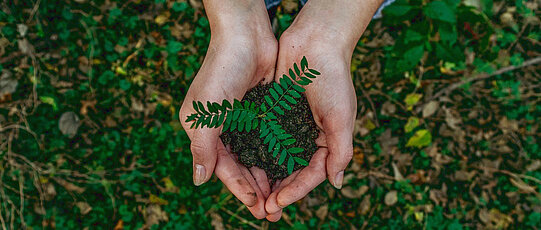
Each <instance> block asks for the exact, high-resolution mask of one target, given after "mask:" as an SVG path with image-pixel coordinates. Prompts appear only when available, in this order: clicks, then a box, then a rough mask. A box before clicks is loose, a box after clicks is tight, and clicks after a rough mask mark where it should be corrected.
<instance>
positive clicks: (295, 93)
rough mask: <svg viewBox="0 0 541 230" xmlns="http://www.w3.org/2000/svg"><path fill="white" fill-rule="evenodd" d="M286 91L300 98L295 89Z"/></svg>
mask: <svg viewBox="0 0 541 230" xmlns="http://www.w3.org/2000/svg"><path fill="white" fill-rule="evenodd" d="M287 92H288V93H289V94H291V96H293V97H296V98H300V97H301V95H300V94H299V93H297V91H295V90H289V91H287Z"/></svg>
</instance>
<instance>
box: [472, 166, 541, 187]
mask: <svg viewBox="0 0 541 230" xmlns="http://www.w3.org/2000/svg"><path fill="white" fill-rule="evenodd" d="M474 168H478V169H483V170H489V171H493V172H499V173H503V174H507V175H509V176H512V177H515V178H519V177H521V178H524V179H528V180H531V181H533V182H535V183H538V184H541V180H539V179H537V178H535V177H532V176H528V175H524V174H516V173H513V172H510V171H507V170H505V169H495V168H490V167H486V166H474Z"/></svg>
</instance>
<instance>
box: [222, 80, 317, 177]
mask: <svg viewBox="0 0 541 230" xmlns="http://www.w3.org/2000/svg"><path fill="white" fill-rule="evenodd" d="M270 88H271V85H270V84H267V85H258V86H256V87H254V88H253V89H251V90H250V91H248V92H247V93H246V95H245V96H244V98H243V99H242V102H243V103H244V101H245V100H248V101H252V102H255V103H256V105H258V106H259V105H261V103H263V102H264V100H265V99H264V96H265V95H270V93H269V89H270ZM297 101H298V103H297V104H296V105H291V107H292V109H291V110H289V111H288V110H285V114H284V115H279V114H277V113H275V115H276V116H277V117H278V119H277V121H278V123H279V124H280V125H282V127H283V129H284V130H285V131H286V133H289V134H291V135H293V137H294V138H295V139H297V142H295V143H294V144H292V145H289V146H288V148H291V147H300V148H303V149H304V150H305V151H304V152H302V153H298V154H295V156H296V157H300V158H302V159H304V160H306V161H307V162H310V159H311V158H312V155H314V153H315V152H316V150H317V146H316V142H315V139H316V138H317V137H318V129H317V126H316V123H315V121H314V118H313V116H312V111H311V110H310V106H309V105H308V101H307V100H306V97H305V96H304V94H303V95H302V97H301V98H298V99H297ZM220 137H221V139H222V141H223V142H224V144H226V145H227V144H230V145H231V151H232V152H234V153H236V154H237V155H238V160H239V162H241V163H242V164H243V165H245V166H246V167H248V168H250V167H252V166H257V167H259V168H261V169H263V170H265V172H266V174H267V177H268V178H269V179H270V180H276V179H283V178H285V177H287V176H288V174H287V160H288V159H286V160H285V162H284V163H283V164H282V165H278V159H279V156H280V155H278V156H277V157H273V156H272V153H270V152H268V151H267V150H268V145H267V144H263V139H260V138H259V127H258V128H257V129H255V130H251V131H250V132H246V131H243V132H238V131H237V130H235V131H234V132H230V131H228V132H224V133H223V134H222V135H221V136H220ZM303 167H304V166H302V165H300V164H295V168H294V171H295V170H298V169H301V168H303Z"/></svg>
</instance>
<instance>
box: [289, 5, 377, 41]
mask: <svg viewBox="0 0 541 230" xmlns="http://www.w3.org/2000/svg"><path fill="white" fill-rule="evenodd" d="M382 1H383V0H333V1H327V0H310V1H308V3H307V4H306V5H305V6H304V8H303V9H302V10H301V12H300V13H299V15H298V16H297V18H296V19H295V21H294V22H293V24H292V25H291V30H292V31H295V30H297V31H304V32H305V33H309V34H311V36H312V37H314V38H316V37H317V38H316V39H319V40H321V41H322V42H329V43H330V44H333V45H334V46H337V47H339V48H341V49H345V50H348V51H349V50H350V51H353V49H354V48H355V46H356V44H357V42H358V40H359V39H360V37H361V35H362V33H363V32H364V30H365V29H366V27H367V26H368V24H369V23H370V21H371V20H372V16H373V15H374V13H375V11H376V10H377V8H378V7H379V5H380V4H381V2H382ZM288 30H289V29H288Z"/></svg>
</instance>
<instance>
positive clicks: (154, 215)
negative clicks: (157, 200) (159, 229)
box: [144, 204, 169, 228]
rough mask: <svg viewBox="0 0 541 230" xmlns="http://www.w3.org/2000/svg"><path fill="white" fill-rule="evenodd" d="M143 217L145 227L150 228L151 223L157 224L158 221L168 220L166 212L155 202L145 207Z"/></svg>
mask: <svg viewBox="0 0 541 230" xmlns="http://www.w3.org/2000/svg"><path fill="white" fill-rule="evenodd" d="M144 218H145V226H146V227H147V228H151V227H152V226H153V225H157V224H159V223H160V222H167V221H169V216H168V215H167V213H166V212H165V211H163V210H162V208H161V207H160V206H159V205H157V204H150V205H149V206H147V207H146V208H145V212H144Z"/></svg>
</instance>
